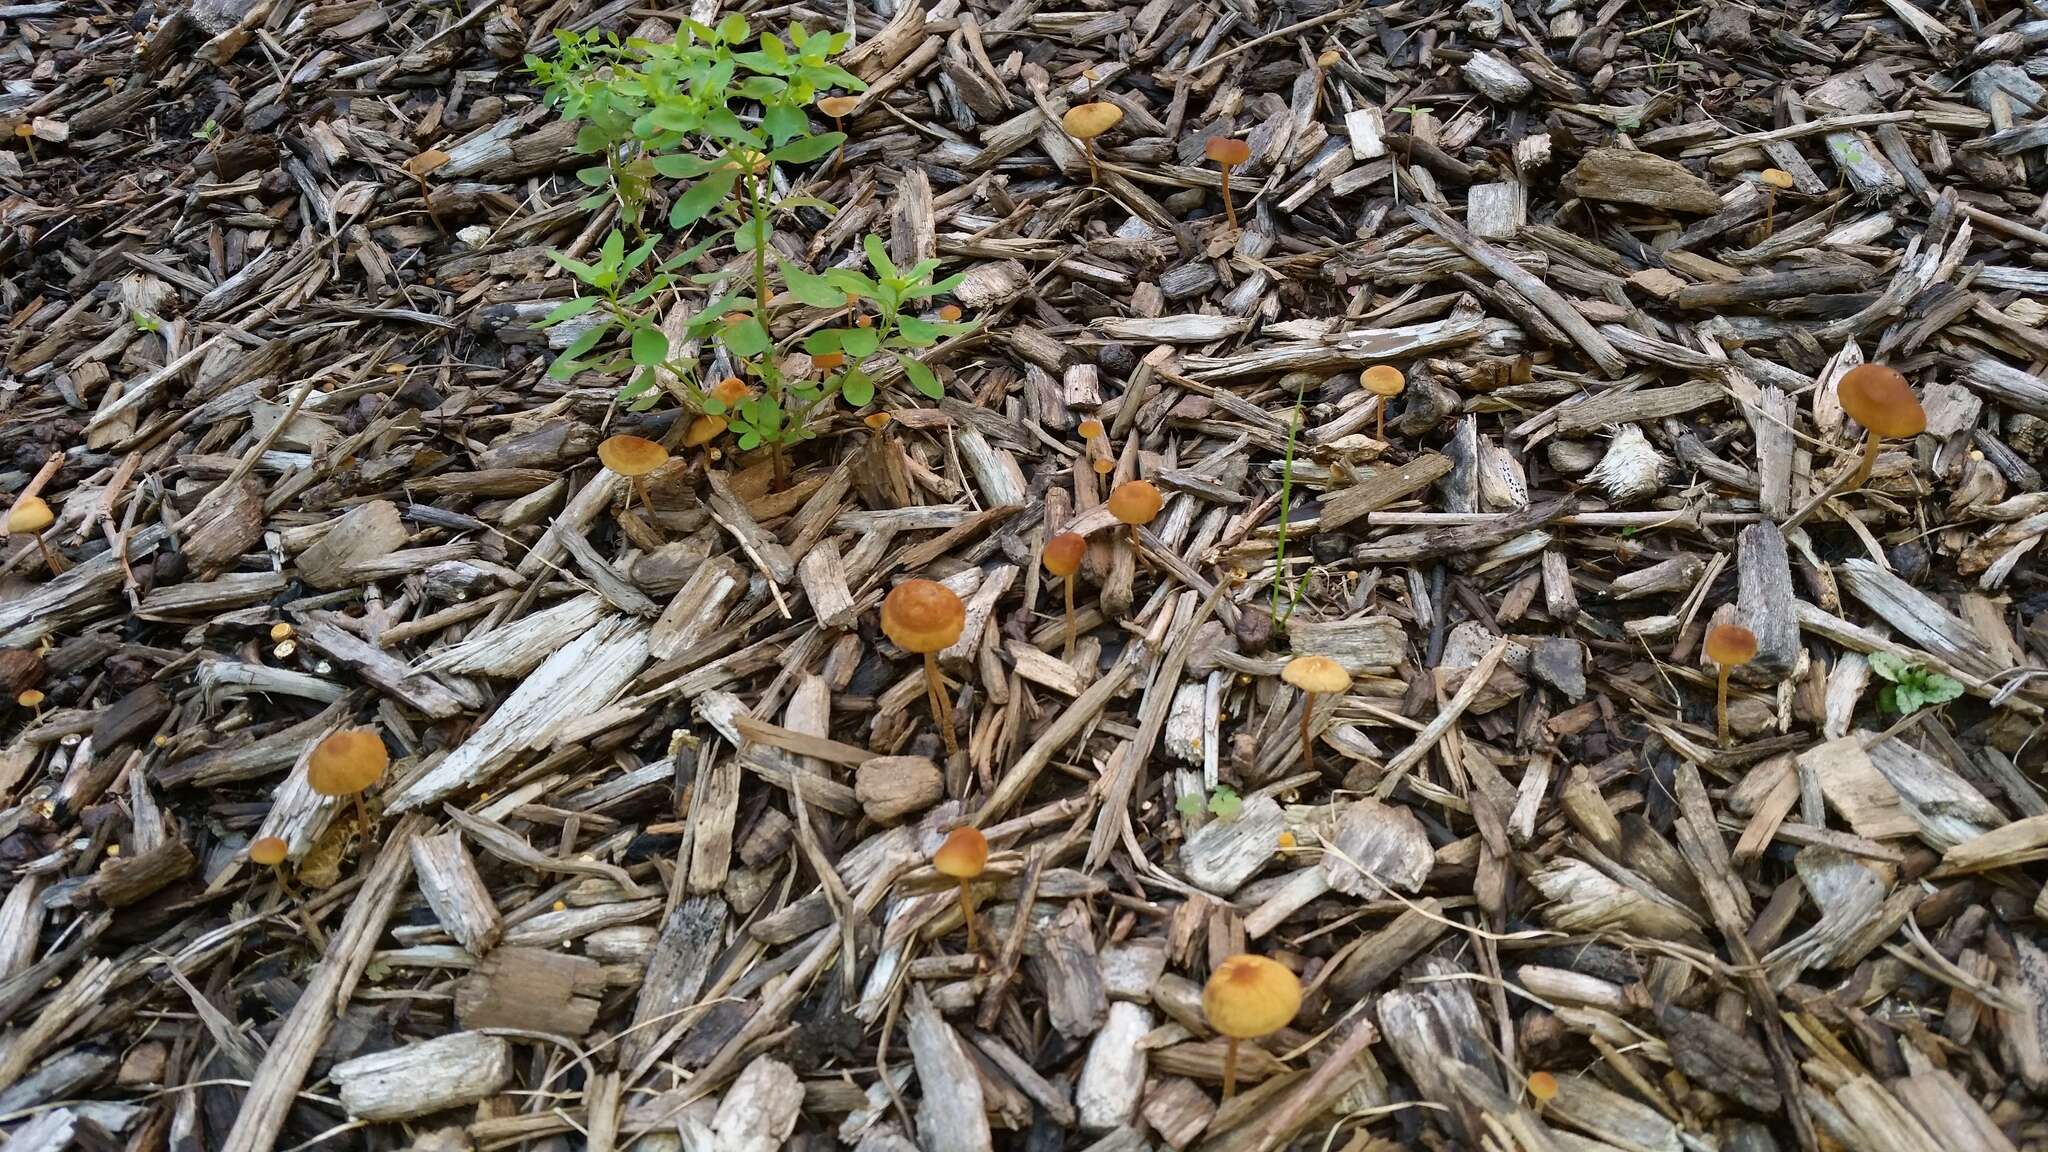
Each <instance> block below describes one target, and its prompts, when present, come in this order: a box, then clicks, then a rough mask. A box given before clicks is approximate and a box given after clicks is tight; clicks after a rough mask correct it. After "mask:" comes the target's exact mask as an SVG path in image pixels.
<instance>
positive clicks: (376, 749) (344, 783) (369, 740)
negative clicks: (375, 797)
mask: <svg viewBox="0 0 2048 1152" xmlns="http://www.w3.org/2000/svg"><path fill="white" fill-rule="evenodd" d="M390 764H391V754H390V753H389V752H386V751H385V750H384V738H383V737H381V736H379V735H377V733H376V730H374V729H371V728H343V729H342V730H341V731H339V732H336V733H334V734H332V735H330V736H328V737H327V739H325V740H322V741H321V742H320V743H319V744H317V745H315V746H314V748H313V756H312V758H311V759H310V760H308V761H307V762H306V783H307V784H310V785H312V787H313V791H315V792H318V793H319V794H320V795H322V796H353V795H355V794H356V793H358V792H361V791H362V790H363V789H365V788H368V787H369V786H370V785H372V784H375V783H376V782H377V778H378V777H380V776H382V775H384V769H385V768H387V767H389V766H390Z"/></svg>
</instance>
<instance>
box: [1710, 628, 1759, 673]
mask: <svg viewBox="0 0 2048 1152" xmlns="http://www.w3.org/2000/svg"><path fill="white" fill-rule="evenodd" d="M1707 659H1709V660H1712V661H1713V662H1714V663H1716V664H1729V665H1735V666H1740V665H1743V664H1747V663H1749V662H1750V661H1751V660H1754V659H1756V633H1754V632H1751V631H1750V630H1749V629H1747V628H1744V627H1743V626H1742V625H1740V624H1716V625H1714V626H1713V627H1712V628H1709V629H1707Z"/></svg>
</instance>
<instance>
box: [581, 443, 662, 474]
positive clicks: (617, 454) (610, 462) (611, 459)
mask: <svg viewBox="0 0 2048 1152" xmlns="http://www.w3.org/2000/svg"><path fill="white" fill-rule="evenodd" d="M597 458H598V460H600V461H602V462H603V464H604V466H605V467H607V468H609V469H611V470H612V471H614V472H617V473H618V474H619V475H621V476H645V475H647V474H648V473H649V472H652V471H654V470H655V469H656V468H659V467H661V466H662V465H663V464H666V463H668V449H666V448H663V447H662V446H661V445H659V444H656V443H655V442H654V441H652V440H648V439H644V438H642V437H639V436H627V435H624V434H621V435H618V436H612V437H609V438H607V439H606V440H605V441H604V442H603V443H601V444H599V445H598V446H597Z"/></svg>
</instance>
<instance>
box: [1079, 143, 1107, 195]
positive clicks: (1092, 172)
mask: <svg viewBox="0 0 2048 1152" xmlns="http://www.w3.org/2000/svg"><path fill="white" fill-rule="evenodd" d="M1081 154H1082V155H1084V156H1086V157H1088V182H1089V183H1090V184H1099V183H1101V182H1102V173H1101V171H1100V170H1099V169H1097V168H1096V167H1095V142H1094V141H1093V140H1090V139H1088V138H1087V137H1086V136H1083V137H1081Z"/></svg>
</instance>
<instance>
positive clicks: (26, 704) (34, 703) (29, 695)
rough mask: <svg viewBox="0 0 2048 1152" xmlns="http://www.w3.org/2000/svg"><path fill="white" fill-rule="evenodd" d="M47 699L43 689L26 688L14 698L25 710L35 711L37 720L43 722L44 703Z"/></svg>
mask: <svg viewBox="0 0 2048 1152" xmlns="http://www.w3.org/2000/svg"><path fill="white" fill-rule="evenodd" d="M46 699H48V697H46V696H44V695H43V693H42V690H41V689H38V688H24V689H22V690H21V693H20V694H19V695H17V696H16V697H15V698H14V702H15V703H16V704H18V705H20V706H21V707H23V708H28V709H31V710H33V711H34V712H35V714H36V719H38V720H41V719H42V718H43V701H44V700H46Z"/></svg>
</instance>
